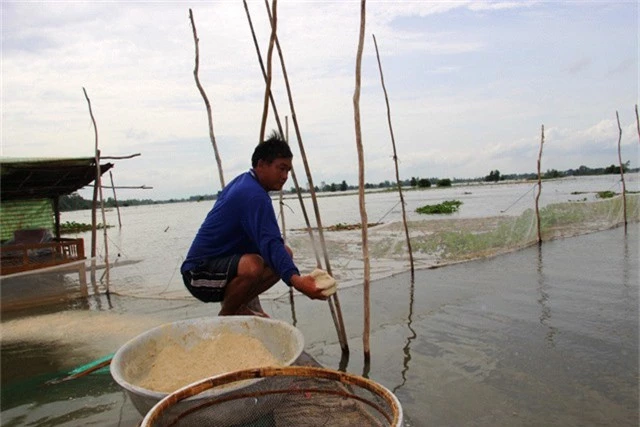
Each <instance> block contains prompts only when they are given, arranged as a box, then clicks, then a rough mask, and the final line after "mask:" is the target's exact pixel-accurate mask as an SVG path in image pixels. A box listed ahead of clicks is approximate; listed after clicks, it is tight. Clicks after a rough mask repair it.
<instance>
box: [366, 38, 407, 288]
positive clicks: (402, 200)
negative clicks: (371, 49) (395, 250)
mask: <svg viewBox="0 0 640 427" xmlns="http://www.w3.org/2000/svg"><path fill="white" fill-rule="evenodd" d="M372 36H373V45H374V46H375V48H376V58H377V59H378V69H379V70H380V83H381V84H382V91H383V92H384V101H385V103H386V105H387V123H388V124H389V133H390V134H391V145H392V146H393V162H394V164H395V167H396V182H397V183H398V194H399V195H400V204H401V205H402V224H403V225H404V234H405V237H406V239H407V249H408V250H409V264H410V265H411V282H413V280H414V278H415V274H414V268H413V251H412V250H411V238H410V237H409V227H407V212H406V209H405V204H404V196H403V195H402V184H401V183H400V172H399V171H398V155H397V153H396V139H395V137H394V136H393V126H392V125H391V108H390V107H389V96H387V88H386V86H385V84H384V74H383V73H382V63H381V62H380V52H378V42H377V41H376V36H375V35H374V34H372Z"/></svg>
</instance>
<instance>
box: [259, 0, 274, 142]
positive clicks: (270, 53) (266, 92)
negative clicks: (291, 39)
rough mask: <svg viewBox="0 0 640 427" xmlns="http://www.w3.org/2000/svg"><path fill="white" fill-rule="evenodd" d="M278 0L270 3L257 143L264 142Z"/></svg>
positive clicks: (266, 0)
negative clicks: (267, 45) (264, 77)
mask: <svg viewBox="0 0 640 427" xmlns="http://www.w3.org/2000/svg"><path fill="white" fill-rule="evenodd" d="M265 2H267V10H269V2H268V0H265ZM277 5H278V0H273V1H272V2H271V9H272V14H273V18H271V17H270V20H271V37H270V38H269V48H268V50H267V79H266V85H265V90H264V104H263V107H262V124H261V125H260V139H258V142H262V141H264V132H265V128H266V126H267V116H268V115H269V94H270V93H271V76H272V66H271V62H272V61H271V59H272V58H273V44H274V42H275V40H276V30H277V27H278V8H277Z"/></svg>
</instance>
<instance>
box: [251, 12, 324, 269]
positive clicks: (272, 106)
mask: <svg viewBox="0 0 640 427" xmlns="http://www.w3.org/2000/svg"><path fill="white" fill-rule="evenodd" d="M243 2H244V10H245V12H246V14H247V20H248V21H249V28H250V29H251V36H252V37H253V44H254V46H255V49H256V53H257V55H258V62H259V64H260V69H261V70H262V76H263V78H264V79H265V82H266V79H267V72H266V70H265V68H264V63H263V62H262V55H261V54H260V46H258V40H257V39H256V33H255V31H254V29H253V22H252V21H251V13H249V7H248V6H247V1H246V0H243ZM269 98H270V100H271V108H272V109H273V113H274V116H275V119H276V124H277V126H278V131H279V132H280V135H283V134H284V132H283V131H282V123H281V122H280V115H279V114H278V108H277V107H276V103H275V100H274V99H273V93H271V92H269ZM287 126H288V125H287ZM288 133H289V132H288V130H287V134H288ZM288 142H289V139H288V136H287V143H288ZM291 179H293V184H294V186H295V189H296V194H297V195H298V201H299V202H300V208H301V210H302V215H303V217H304V220H305V224H306V225H307V232H308V233H309V239H310V240H311V245H312V247H313V250H314V254H315V256H316V264H319V263H320V256H319V255H318V251H317V249H316V244H315V238H314V236H313V230H312V229H311V223H310V221H309V215H308V214H307V208H306V207H305V205H304V200H303V198H302V192H301V191H300V186H299V185H298V178H297V176H296V172H295V168H294V167H292V168H291Z"/></svg>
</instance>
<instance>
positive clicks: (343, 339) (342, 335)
mask: <svg viewBox="0 0 640 427" xmlns="http://www.w3.org/2000/svg"><path fill="white" fill-rule="evenodd" d="M265 5H266V6H267V13H268V14H269V20H270V21H271V13H270V11H269V2H268V0H265ZM275 44H276V48H277V49H278V56H279V58H280V65H281V66H282V75H283V77H284V82H285V86H286V88H287V96H288V98H289V109H290V110H291V119H292V121H293V127H294V129H295V132H296V137H297V139H298V146H299V148H300V156H301V157H302V162H303V164H304V168H305V171H306V173H307V181H308V183H309V194H310V195H311V202H312V204H313V209H314V212H315V216H316V222H317V224H318V236H319V238H320V245H321V246H322V249H323V253H324V260H325V266H326V271H327V273H329V275H333V273H332V271H331V263H330V261H329V254H328V252H327V245H326V243H325V240H324V231H323V228H322V220H321V218H320V209H319V207H318V200H317V197H316V190H315V186H314V185H313V179H312V177H311V170H310V169H309V163H308V161H307V155H306V153H305V150H304V144H303V142H302V136H301V134H300V127H299V126H298V120H297V116H296V112H295V106H294V104H293V97H292V95H291V85H290V84H289V77H288V74H287V68H286V66H285V64H284V55H283V54H282V49H281V47H280V42H279V40H278V36H277V35H276V36H275ZM365 226H366V224H365ZM318 267H321V265H320V263H318ZM327 301H328V302H329V307H330V309H331V314H332V316H333V317H334V322H337V325H338V327H337V328H338V336H339V340H340V346H341V348H342V351H343V352H344V353H347V352H349V344H348V343H347V336H346V332H345V328H344V320H343V318H342V310H341V308H340V300H339V298H338V293H337V292H336V293H334V294H333V295H332V296H331V297H330V298H329V299H328V300H327ZM333 304H335V309H334V307H333Z"/></svg>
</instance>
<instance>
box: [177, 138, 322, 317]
mask: <svg viewBox="0 0 640 427" xmlns="http://www.w3.org/2000/svg"><path fill="white" fill-rule="evenodd" d="M292 158H293V154H292V153H291V150H290V149H289V145H288V144H287V143H286V141H284V139H283V138H282V137H281V136H280V135H279V134H278V133H272V134H271V135H270V136H269V138H268V139H267V140H266V141H264V142H262V143H260V144H258V146H257V147H256V148H255V151H254V152H253V155H252V157H251V165H252V169H250V170H249V171H248V172H245V173H243V174H241V175H239V176H237V177H236V178H235V179H233V180H232V181H231V182H230V183H229V184H228V185H227V186H226V187H225V188H224V189H223V190H222V192H221V193H220V194H219V195H218V198H217V200H216V202H215V204H214V205H213V208H212V209H211V211H210V212H209V213H208V214H207V217H206V218H205V220H204V222H203V223H202V225H201V226H200V229H199V230H198V233H197V234H196V236H195V239H194V240H193V243H192V244H191V248H190V249H189V252H188V253H187V258H186V259H185V261H184V262H183V263H182V267H181V269H180V271H181V272H182V277H183V279H184V283H185V286H186V287H187V289H188V290H189V292H191V294H192V295H193V296H194V297H196V298H198V299H199V300H201V301H204V302H221V303H222V308H221V309H220V312H219V315H220V316H228V315H259V316H266V314H265V313H264V312H262V308H261V307H260V303H259V299H258V296H259V295H260V294H262V293H263V292H265V291H266V290H267V289H269V288H271V287H272V286H273V285H275V284H276V283H277V282H278V281H279V280H280V279H282V280H283V281H284V282H285V283H286V284H287V285H289V286H293V287H294V288H295V289H297V290H298V291H300V292H302V293H303V294H305V295H307V296H308V297H309V298H311V299H327V297H326V296H324V295H323V294H322V289H318V288H317V287H316V282H315V279H314V278H313V277H312V276H309V275H305V276H302V275H300V271H299V270H298V268H297V267H296V265H295V264H294V262H293V258H292V252H291V249H289V247H287V246H286V245H285V244H284V241H283V239H282V237H281V234H280V228H279V227H278V222H277V220H276V215H275V212H274V210H273V204H272V201H271V197H270V196H269V191H276V190H280V189H282V186H283V185H284V184H285V182H286V181H287V178H288V175H289V171H290V170H291V160H292Z"/></svg>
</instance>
